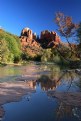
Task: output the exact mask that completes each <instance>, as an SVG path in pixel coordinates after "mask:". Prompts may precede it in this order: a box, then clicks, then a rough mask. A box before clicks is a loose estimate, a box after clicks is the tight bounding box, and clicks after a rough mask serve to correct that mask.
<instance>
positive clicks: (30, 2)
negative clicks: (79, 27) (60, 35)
mask: <svg viewBox="0 0 81 121" xmlns="http://www.w3.org/2000/svg"><path fill="white" fill-rule="evenodd" d="M59 11H60V12H63V13H64V14H65V15H68V16H71V17H72V18H73V21H74V22H75V23H78V22H80V21H81V0H0V26H1V27H2V28H3V29H5V30H6V31H8V32H11V33H13V34H16V35H18V36H19V35H20V33H21V30H22V29H23V28H25V27H28V28H30V29H32V31H33V32H36V33H37V35H40V32H41V31H43V30H50V31H56V32H57V25H56V24H55V22H54V18H55V13H56V12H59Z"/></svg>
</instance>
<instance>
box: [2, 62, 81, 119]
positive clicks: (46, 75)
mask: <svg viewBox="0 0 81 121" xmlns="http://www.w3.org/2000/svg"><path fill="white" fill-rule="evenodd" d="M80 80H81V77H80V76H79V75H77V74H76V73H75V71H74V70H71V71H65V70H62V69H61V67H59V66H56V65H52V64H51V65H42V64H34V63H31V64H30V65H25V66H19V67H17V66H6V67H1V68H0V118H1V120H2V121H11V120H12V121H14V120H15V121H18V120H19V121H22V120H23V121H27V120H28V121H32V120H35V121H38V120H39V121H54V120H55V121H70V120H72V121H80V120H81V94H80V91H81V81H80ZM30 94H32V95H31V96H30ZM24 95H25V96H24ZM23 96H24V97H25V98H22V97H23ZM26 100H27V101H29V102H30V103H28V102H27V101H26ZM10 102H14V106H13V103H10ZM16 102H18V103H16ZM23 102H24V103H23ZM6 103H7V104H6ZM3 104H5V105H3ZM19 104H20V105H19ZM18 105H19V108H18V109H17V108H16V107H17V106H18ZM2 106H3V107H2ZM15 106H16V107H15ZM26 106H27V108H26ZM39 107H40V108H39ZM43 107H45V108H44V109H43ZM20 109H21V110H20ZM4 110H5V112H4ZM12 110H15V111H12ZM22 110H23V113H22V114H21V115H19V113H21V111H22ZM26 113H27V114H28V115H25V114H26ZM9 114H10V115H9ZM12 114H13V115H12ZM40 114H41V115H43V116H41V115H40ZM18 115H19V117H18ZM13 116H14V119H13ZM23 116H24V119H22V117H23Z"/></svg>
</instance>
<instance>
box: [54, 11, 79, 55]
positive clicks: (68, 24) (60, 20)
mask: <svg viewBox="0 0 81 121" xmlns="http://www.w3.org/2000/svg"><path fill="white" fill-rule="evenodd" d="M55 22H56V24H57V25H58V31H59V32H60V34H61V35H62V36H63V37H65V38H66V40H67V42H68V44H69V46H70V49H71V55H70V57H71V56H72V53H73V49H72V45H71V43H70V42H69V38H70V37H72V36H73V35H75V33H76V29H77V28H78V24H74V23H73V22H72V17H70V16H65V15H64V14H63V13H61V12H57V13H56V17H55Z"/></svg>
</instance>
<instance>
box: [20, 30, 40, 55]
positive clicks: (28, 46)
mask: <svg viewBox="0 0 81 121" xmlns="http://www.w3.org/2000/svg"><path fill="white" fill-rule="evenodd" d="M20 41H21V47H22V50H23V51H25V52H26V53H27V54H28V55H29V56H30V57H35V56H36V55H39V54H40V50H41V47H40V44H39V43H38V42H37V36H36V33H32V30H31V29H29V28H24V29H23V30H22V32H21V36H20Z"/></svg>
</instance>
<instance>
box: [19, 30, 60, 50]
mask: <svg viewBox="0 0 81 121" xmlns="http://www.w3.org/2000/svg"><path fill="white" fill-rule="evenodd" d="M20 40H21V46H22V50H25V49H26V47H27V46H31V47H34V48H35V47H36V48H39V47H40V44H41V46H42V47H43V48H51V47H54V46H55V47H56V46H58V45H59V43H60V42H61V40H60V37H59V36H58V35H57V33H56V32H54V31H51V32H50V31H48V30H45V31H42V32H41V35H40V38H39V40H38V41H37V36H36V33H32V30H30V29H29V28H24V29H23V30H22V32H21V36H20ZM39 43H40V44H39Z"/></svg>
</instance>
